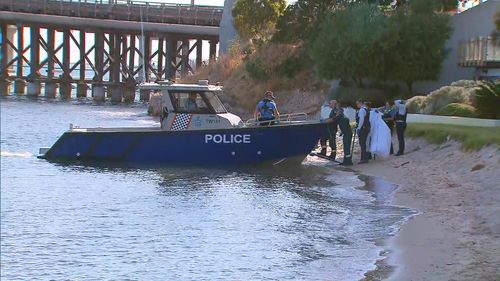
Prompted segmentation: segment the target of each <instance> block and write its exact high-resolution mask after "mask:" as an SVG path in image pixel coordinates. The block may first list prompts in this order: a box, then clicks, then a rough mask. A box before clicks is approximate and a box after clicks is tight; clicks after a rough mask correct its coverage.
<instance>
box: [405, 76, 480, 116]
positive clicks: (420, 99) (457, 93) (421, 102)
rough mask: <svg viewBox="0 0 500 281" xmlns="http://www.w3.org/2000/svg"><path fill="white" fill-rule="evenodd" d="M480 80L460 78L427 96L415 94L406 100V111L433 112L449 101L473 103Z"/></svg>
mask: <svg viewBox="0 0 500 281" xmlns="http://www.w3.org/2000/svg"><path fill="white" fill-rule="evenodd" d="M479 83H480V82H476V81H470V80H460V81H456V82H453V83H452V84H451V85H450V86H444V87H441V88H440V89H438V90H435V91H433V92H431V93H430V94H429V95H427V96H415V97H413V98H411V99H409V100H408V102H407V106H408V111H409V112H411V113H420V114H434V113H436V112H437V111H438V110H439V109H441V108H443V107H444V106H446V105H448V104H450V103H460V104H467V105H471V106H472V105H473V102H474V98H473V96H474V93H475V92H476V91H477V90H478V89H479V85H480V84H479Z"/></svg>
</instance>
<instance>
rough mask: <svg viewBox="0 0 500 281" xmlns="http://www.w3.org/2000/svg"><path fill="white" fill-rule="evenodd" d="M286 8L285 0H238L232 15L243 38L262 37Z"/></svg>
mask: <svg viewBox="0 0 500 281" xmlns="http://www.w3.org/2000/svg"><path fill="white" fill-rule="evenodd" d="M285 9H286V1H285V0H237V1H236V4H235V5H234V8H233V11H232V15H233V18H234V23H235V26H236V29H237V30H238V33H239V34H240V36H241V37H242V38H247V39H251V38H262V37H263V36H264V35H265V34H266V33H267V32H268V31H269V29H271V28H273V27H274V25H275V24H276V21H277V20H278V18H279V17H280V16H281V15H282V14H283V12H284V11H285Z"/></svg>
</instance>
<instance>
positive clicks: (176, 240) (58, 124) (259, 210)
mask: <svg viewBox="0 0 500 281" xmlns="http://www.w3.org/2000/svg"><path fill="white" fill-rule="evenodd" d="M143 111H145V108H144V107H139V106H118V107H113V106H90V105H72V104H65V103H48V104H44V103H40V102H26V101H21V102H20V101H16V100H10V99H7V100H5V99H4V100H2V104H1V115H2V116H1V117H2V119H1V125H2V131H1V152H2V154H1V161H2V165H1V176H2V177H1V206H2V208H1V223H2V225H1V226H2V227H1V260H2V267H1V275H2V277H3V278H5V280H27V279H29V280H31V279H42V280H45V279H47V280H50V279H54V280H60V279H64V280H66V279H70V280H89V279H91V280H102V279H105V280H122V279H132V280H193V279H195V280H196V279H203V280H206V279H208V280H212V279H223V280H227V279H230V280H233V279H237V280H254V279H257V280H262V279H273V280H275V279H278V280H283V279H295V280H297V279H298V280H356V279H359V278H360V277H362V275H363V273H364V272H365V271H367V270H369V269H372V268H373V263H374V261H375V260H376V259H377V258H378V254H379V251H380V248H378V247H377V246H375V244H374V240H376V239H379V238H381V237H386V236H387V235H389V233H390V232H391V231H393V229H394V227H396V226H397V225H398V224H399V223H400V222H401V221H402V219H404V218H405V217H407V216H408V215H409V214H411V212H410V211H409V210H407V209H403V208H400V207H394V206H390V205H388V204H387V198H388V197H387V196H388V194H389V193H390V191H391V190H392V189H393V188H394V187H393V186H390V185H387V184H385V183H378V184H376V186H375V189H372V190H370V189H368V190H366V189H356V188H354V187H355V186H362V185H363V183H362V182H361V181H360V180H359V179H358V177H357V176H356V175H354V174H353V173H350V172H347V171H340V170H338V169H334V168H333V167H332V166H329V164H325V162H322V161H319V162H318V161H315V160H314V159H309V160H307V161H306V162H305V164H304V165H303V166H300V167H295V168H292V169H282V168H266V169H263V168H252V167H246V168H231V169H200V168H165V169H138V168H126V167H109V166H102V165H101V166H83V165H66V164H61V163H51V162H47V161H45V160H42V159H36V158H35V157H34V156H33V157H25V155H26V153H28V154H30V155H34V153H36V151H37V149H38V147H39V146H45V145H50V144H51V143H52V142H53V141H54V140H55V139H57V137H58V136H59V134H60V133H61V132H62V131H63V130H64V129H65V128H66V127H67V124H68V123H70V122H71V123H76V124H83V125H89V126H104V125H106V126H137V125H139V124H147V125H155V124H156V121H155V120H153V119H151V118H150V117H147V116H145V115H144V114H143ZM117 116H121V117H123V118H120V119H117V118H118V117H117ZM103 123H104V125H103Z"/></svg>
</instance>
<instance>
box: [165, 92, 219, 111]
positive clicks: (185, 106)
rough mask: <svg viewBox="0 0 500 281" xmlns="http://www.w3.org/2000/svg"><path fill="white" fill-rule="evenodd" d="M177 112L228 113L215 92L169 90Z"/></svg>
mask: <svg viewBox="0 0 500 281" xmlns="http://www.w3.org/2000/svg"><path fill="white" fill-rule="evenodd" d="M169 95H170V99H171V101H172V105H173V106H174V109H175V112H179V113H196V114H214V113H215V114H218V113H227V110H226V108H224V105H223V104H222V103H221V101H220V100H219V98H218V97H217V95H216V94H215V93H214V92H211V91H206V92H198V91H196V92H195V91H189V92H184V91H183V92H169Z"/></svg>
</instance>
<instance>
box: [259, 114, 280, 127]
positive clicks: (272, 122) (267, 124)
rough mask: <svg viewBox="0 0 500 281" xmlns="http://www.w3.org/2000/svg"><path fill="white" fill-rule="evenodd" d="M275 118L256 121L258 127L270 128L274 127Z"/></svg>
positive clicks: (263, 118)
mask: <svg viewBox="0 0 500 281" xmlns="http://www.w3.org/2000/svg"><path fill="white" fill-rule="evenodd" d="M275 119H276V117H274V116H273V117H268V118H266V117H259V119H258V121H259V125H260V126H271V125H275V124H276V121H273V120H275ZM265 121H269V122H265Z"/></svg>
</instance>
